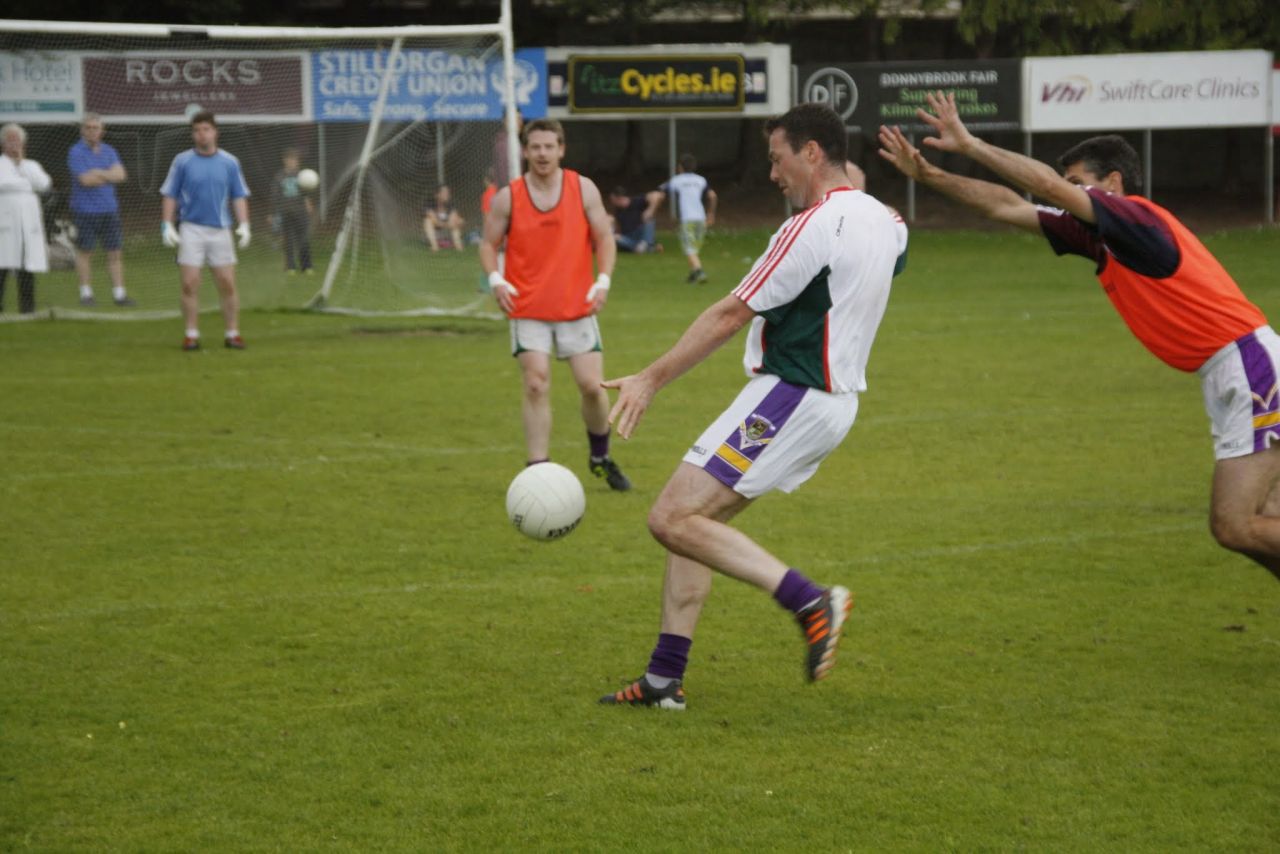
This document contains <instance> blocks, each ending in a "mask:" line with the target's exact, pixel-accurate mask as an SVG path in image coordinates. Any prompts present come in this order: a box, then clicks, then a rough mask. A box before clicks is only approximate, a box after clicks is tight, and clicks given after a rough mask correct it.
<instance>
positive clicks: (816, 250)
mask: <svg viewBox="0 0 1280 854" xmlns="http://www.w3.org/2000/svg"><path fill="white" fill-rule="evenodd" d="M906 249H907V228H906V225H905V223H903V221H902V218H901V217H900V216H898V215H897V214H896V213H894V212H893V211H891V210H890V209H888V208H887V207H885V206H884V205H883V204H881V203H880V202H879V201H878V200H877V199H876V198H874V197H873V196H869V195H867V194H866V193H863V192H861V191H859V190H851V189H847V188H841V189H837V190H832V191H831V192H829V193H827V194H826V195H825V196H824V197H823V198H822V200H821V201H819V202H818V203H817V204H815V205H813V206H812V207H809V208H807V209H805V210H803V211H800V212H799V213H797V214H796V215H794V216H792V217H791V218H790V219H788V220H787V221H786V222H784V223H783V224H782V227H781V228H779V229H778V231H777V233H776V234H774V235H773V237H772V238H771V239H770V241H769V248H768V250H766V252H765V253H764V255H762V256H761V257H760V258H759V259H758V260H757V261H756V262H755V264H754V265H753V266H752V268H751V272H749V273H748V274H747V275H746V277H745V278H744V279H743V280H742V282H741V283H740V284H739V285H738V286H737V287H736V288H734V290H733V293H734V295H735V296H737V297H738V298H739V299H741V300H742V301H743V302H744V303H746V304H747V306H748V307H750V308H751V309H752V310H753V311H755V312H756V315H757V316H756V318H755V319H754V320H753V321H752V323H751V330H750V333H749V334H748V336H747V346H746V354H745V355H744V357H743V366H744V367H745V368H746V371H747V375H748V376H756V375H758V374H774V375H776V376H778V377H780V378H782V379H783V380H786V381H787V382H789V383H793V384H795V385H802V386H808V387H810V388H816V389H821V390H823V391H828V392H833V393H836V394H844V393H848V392H859V391H864V390H865V389H866V387H867V380H866V368H867V358H868V356H869V355H870V353H871V343H872V341H873V340H874V339H875V334H876V329H877V328H878V327H879V325H880V319H881V318H882V317H884V311H885V306H886V305H887V303H888V301H889V287H890V283H891V282H892V280H893V276H894V271H895V265H897V263H898V261H899V258H900V257H901V256H903V255H904V253H905V252H906Z"/></svg>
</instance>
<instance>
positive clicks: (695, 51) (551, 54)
mask: <svg viewBox="0 0 1280 854" xmlns="http://www.w3.org/2000/svg"><path fill="white" fill-rule="evenodd" d="M546 52H547V108H548V115H550V116H551V117H553V118H558V119H570V118H580V119H605V120H613V119H657V118H661V117H663V116H669V117H671V118H677V117H678V118H681V119H685V118H697V117H699V116H700V115H701V116H703V117H705V118H724V117H728V116H733V115H740V116H744V117H746V116H776V115H779V114H781V113H784V112H786V110H787V107H789V106H790V105H791V48H790V46H789V45H778V44H717V45H702V44H678V45H636V46H631V47H549V48H547V49H546ZM571 68H572V73H571V71H570V69H571ZM624 75H625V80H624ZM726 75H728V76H726ZM731 83H734V84H736V85H734V86H733V87H732V91H728V90H730V84H731Z"/></svg>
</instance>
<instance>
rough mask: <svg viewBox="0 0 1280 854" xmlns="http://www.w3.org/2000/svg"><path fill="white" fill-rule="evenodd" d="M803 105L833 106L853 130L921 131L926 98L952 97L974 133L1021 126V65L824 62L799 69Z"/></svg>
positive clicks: (994, 61) (997, 62)
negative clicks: (931, 94) (940, 94)
mask: <svg viewBox="0 0 1280 854" xmlns="http://www.w3.org/2000/svg"><path fill="white" fill-rule="evenodd" d="M799 83H800V91H799V93H798V98H799V101H801V102H817V103H821V104H827V105H829V106H831V108H832V109H834V110H835V111H836V112H837V113H839V114H840V116H841V117H842V118H843V119H844V122H845V125H846V126H847V127H848V128H849V129H850V130H854V131H860V132H863V133H870V132H872V131H874V130H876V129H877V128H879V127H880V125H900V126H901V127H902V129H903V130H905V131H909V132H910V131H923V130H927V129H928V125H926V124H924V123H923V122H921V121H920V120H919V119H918V118H917V117H916V110H917V109H919V108H921V107H923V106H924V104H925V93H926V92H933V91H937V90H939V89H941V90H943V91H947V92H954V93H955V95H956V103H957V106H958V107H959V110H960V115H961V116H962V117H963V118H964V121H965V124H967V125H968V126H969V127H970V128H972V129H974V130H980V131H981V130H988V131H989V130H1017V129H1018V128H1019V127H1020V126H1021V120H1020V117H1021V112H1022V63H1021V61H1020V60H1016V59H988V60H980V59H975V60H957V61H949V60H938V61H932V62H861V63H825V64H812V65H802V66H800V73H799Z"/></svg>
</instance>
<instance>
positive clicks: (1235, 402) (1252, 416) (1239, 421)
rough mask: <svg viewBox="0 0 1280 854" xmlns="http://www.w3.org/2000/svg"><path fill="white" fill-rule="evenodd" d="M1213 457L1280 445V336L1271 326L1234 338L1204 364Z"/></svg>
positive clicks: (1223, 457)
mask: <svg viewBox="0 0 1280 854" xmlns="http://www.w3.org/2000/svg"><path fill="white" fill-rule="evenodd" d="M1196 373H1198V374H1199V375H1200V388H1201V390H1202V391H1203V392H1204V408H1205V411H1206V412H1208V413H1209V423H1210V427H1211V429H1212V431H1213V456H1214V458H1215V459H1219V460H1226V459H1230V458H1232V457H1243V456H1245V455H1247V454H1254V453H1257V452H1258V451H1265V450H1266V449H1267V448H1270V447H1271V446H1272V445H1276V444H1280V383H1277V377H1280V336H1277V335H1276V333H1275V331H1274V330H1273V329H1272V328H1271V327H1270V326H1260V327H1258V328H1257V329H1255V330H1253V331H1252V332H1250V333H1249V334H1248V335H1245V336H1244V337H1243V338H1239V339H1237V340H1235V341H1232V342H1231V343H1230V344H1228V345H1227V346H1225V347H1223V348H1222V349H1221V350H1219V351H1218V352H1216V353H1214V354H1213V355H1212V356H1210V357H1209V361H1207V362H1205V363H1204V364H1203V365H1201V366H1200V370H1198V371H1197V372H1196Z"/></svg>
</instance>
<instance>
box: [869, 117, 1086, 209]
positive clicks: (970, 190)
mask: <svg viewBox="0 0 1280 854" xmlns="http://www.w3.org/2000/svg"><path fill="white" fill-rule="evenodd" d="M880 156H881V157H883V158H884V159H885V160H888V161H889V162H890V163H892V164H893V165H894V167H895V168H896V169H897V170H898V171H899V172H901V173H902V174H903V175H906V176H907V177H908V178H911V179H912V180H914V181H918V182H919V183H921V184H924V185H925V186H927V187H931V188H932V189H934V190H937V191H938V192H939V193H942V194H943V195H944V196H948V197H950V198H952V199H955V200H956V201H957V202H960V203H961V204H963V205H967V206H968V207H971V208H973V209H974V210H976V211H978V212H979V213H981V214H983V215H984V216H986V217H988V218H989V219H993V220H995V221H997V222H1004V223H1008V224H1009V225H1012V226H1016V227H1018V228H1021V229H1023V230H1024V231H1030V232H1032V233H1034V234H1040V233H1041V229H1040V216H1039V214H1038V213H1037V212H1036V207H1035V205H1033V204H1031V203H1030V202H1028V201H1027V200H1026V199H1024V198H1022V196H1019V195H1018V194H1017V193H1015V192H1014V191H1013V190H1010V189H1009V188H1008V187H1002V186H1000V185H999V184H992V183H991V182H990V181H979V180H977V179H976V178H964V177H961V176H960V175H954V174H952V173H950V172H947V171H945V170H943V169H940V168H938V167H937V166H934V165H933V164H932V163H930V162H929V161H928V160H925V159H924V155H923V154H921V153H920V151H919V150H918V149H917V148H916V147H915V146H914V145H912V144H911V143H909V142H907V138H906V136H904V135H903V133H902V130H901V128H897V127H892V128H891V127H886V126H883V125H882V126H881V128H880ZM1081 192H1083V191H1081Z"/></svg>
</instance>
